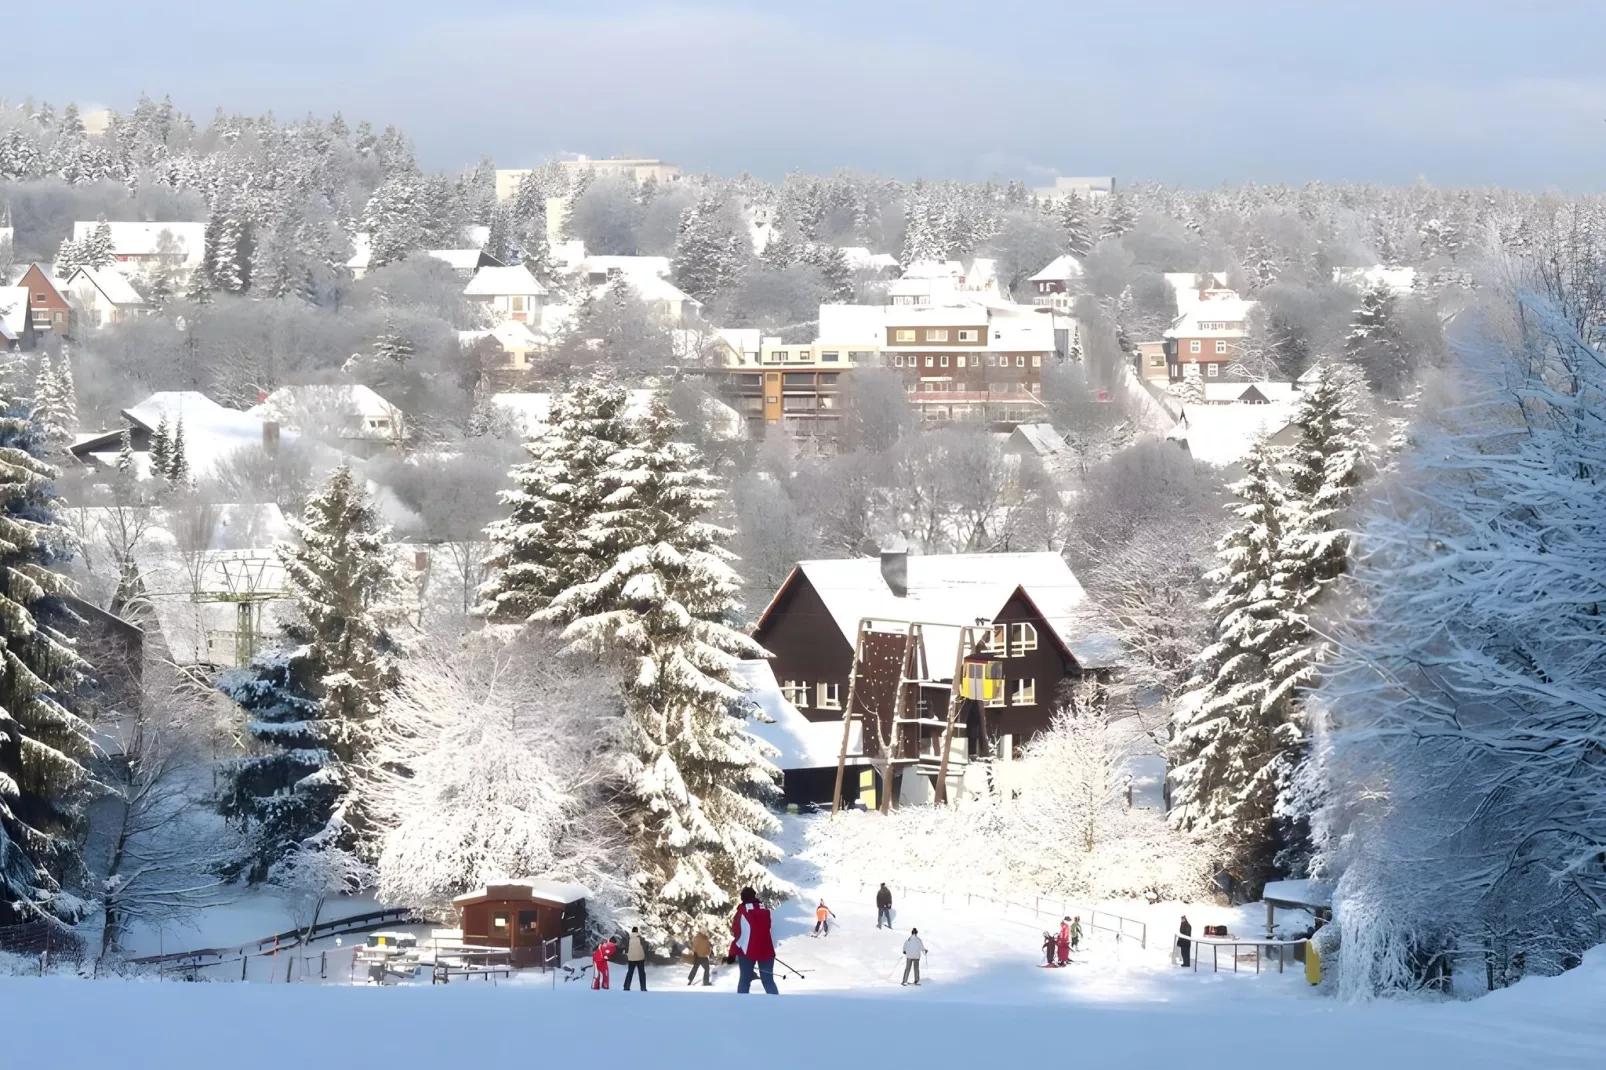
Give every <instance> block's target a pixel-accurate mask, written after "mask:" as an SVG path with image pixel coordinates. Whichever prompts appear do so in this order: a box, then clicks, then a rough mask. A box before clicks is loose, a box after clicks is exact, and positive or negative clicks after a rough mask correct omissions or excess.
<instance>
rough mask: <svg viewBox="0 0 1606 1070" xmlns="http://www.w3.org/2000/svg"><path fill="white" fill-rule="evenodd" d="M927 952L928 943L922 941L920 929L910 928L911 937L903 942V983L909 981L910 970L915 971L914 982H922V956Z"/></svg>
mask: <svg viewBox="0 0 1606 1070" xmlns="http://www.w3.org/2000/svg"><path fill="white" fill-rule="evenodd" d="M925 953H926V945H925V944H923V943H921V941H920V930H919V929H910V930H909V939H907V940H905V941H904V942H903V983H904V984H908V983H909V972H910V971H911V970H913V971H914V975H915V979H914V983H915V984H917V985H918V984H919V983H920V958H921V956H922V955H924V954H925Z"/></svg>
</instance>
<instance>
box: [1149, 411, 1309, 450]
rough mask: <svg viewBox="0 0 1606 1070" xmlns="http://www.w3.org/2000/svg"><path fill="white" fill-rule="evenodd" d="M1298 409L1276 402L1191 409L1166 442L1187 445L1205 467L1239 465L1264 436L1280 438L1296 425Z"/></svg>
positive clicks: (1169, 433) (1172, 430)
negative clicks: (1289, 426) (1278, 435)
mask: <svg viewBox="0 0 1606 1070" xmlns="http://www.w3.org/2000/svg"><path fill="white" fill-rule="evenodd" d="M1294 413H1295V406H1294V404H1293V403H1291V402H1286V401H1274V402H1271V403H1270V404H1267V405H1246V404H1243V403H1234V404H1231V405H1189V406H1187V407H1186V408H1184V409H1183V410H1182V418H1181V419H1180V420H1178V421H1177V425H1176V426H1175V427H1173V428H1172V429H1171V430H1170V431H1168V432H1166V436H1165V437H1166V438H1168V439H1171V440H1172V441H1174V442H1182V443H1184V444H1186V446H1187V449H1188V452H1189V453H1190V454H1191V455H1192V456H1193V459H1194V460H1196V461H1200V462H1202V463H1204V464H1213V465H1218V466H1226V465H1230V464H1237V463H1238V462H1239V461H1242V460H1243V459H1244V458H1245V457H1246V456H1248V455H1249V448H1250V447H1251V446H1253V445H1254V444H1255V439H1257V438H1259V437H1260V436H1261V435H1262V434H1267V435H1276V434H1278V433H1279V432H1281V431H1283V430H1284V429H1285V428H1287V427H1288V425H1289V424H1291V423H1293V420H1294Z"/></svg>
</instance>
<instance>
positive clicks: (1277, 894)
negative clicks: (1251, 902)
mask: <svg viewBox="0 0 1606 1070" xmlns="http://www.w3.org/2000/svg"><path fill="white" fill-rule="evenodd" d="M1260 898H1261V901H1262V902H1266V901H1269V900H1273V899H1275V900H1276V901H1277V902H1279V903H1293V904H1296V905H1298V906H1303V907H1330V906H1332V905H1333V890H1332V889H1331V888H1330V887H1328V886H1327V885H1326V884H1324V883H1323V882H1321V881H1318V880H1312V879H1311V878H1309V877H1306V878H1304V879H1302V880H1291V881H1267V882H1266V886H1265V887H1264V888H1262V889H1261V891H1260Z"/></svg>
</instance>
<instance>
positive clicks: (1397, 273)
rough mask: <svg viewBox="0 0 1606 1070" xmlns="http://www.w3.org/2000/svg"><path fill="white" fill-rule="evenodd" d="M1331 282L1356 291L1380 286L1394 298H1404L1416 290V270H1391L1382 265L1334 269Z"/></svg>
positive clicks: (1408, 268)
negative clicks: (1350, 287)
mask: <svg viewBox="0 0 1606 1070" xmlns="http://www.w3.org/2000/svg"><path fill="white" fill-rule="evenodd" d="M1333 281H1334V282H1336V283H1338V284H1339V285H1340V286H1353V287H1354V288H1356V289H1357V290H1365V289H1369V288H1371V287H1373V286H1382V287H1385V288H1386V289H1388V291H1389V292H1390V293H1392V294H1394V296H1396V297H1405V296H1406V295H1408V294H1410V293H1411V292H1412V291H1414V290H1415V289H1416V268H1414V267H1399V268H1391V267H1385V266H1383V265H1382V264H1374V265H1373V266H1371V267H1336V268H1334V269H1333Z"/></svg>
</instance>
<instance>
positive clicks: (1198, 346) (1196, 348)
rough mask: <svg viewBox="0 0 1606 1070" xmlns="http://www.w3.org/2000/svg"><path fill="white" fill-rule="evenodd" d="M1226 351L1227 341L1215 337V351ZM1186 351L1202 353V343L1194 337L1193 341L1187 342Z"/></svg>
mask: <svg viewBox="0 0 1606 1070" xmlns="http://www.w3.org/2000/svg"><path fill="white" fill-rule="evenodd" d="M1226 351H1227V343H1226V342H1224V341H1222V340H1221V339H1219V338H1218V339H1216V352H1217V353H1225V352H1226ZM1188 352H1189V353H1203V352H1204V343H1203V342H1201V341H1199V339H1197V338H1195V339H1194V340H1193V341H1191V342H1189V343H1188Z"/></svg>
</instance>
